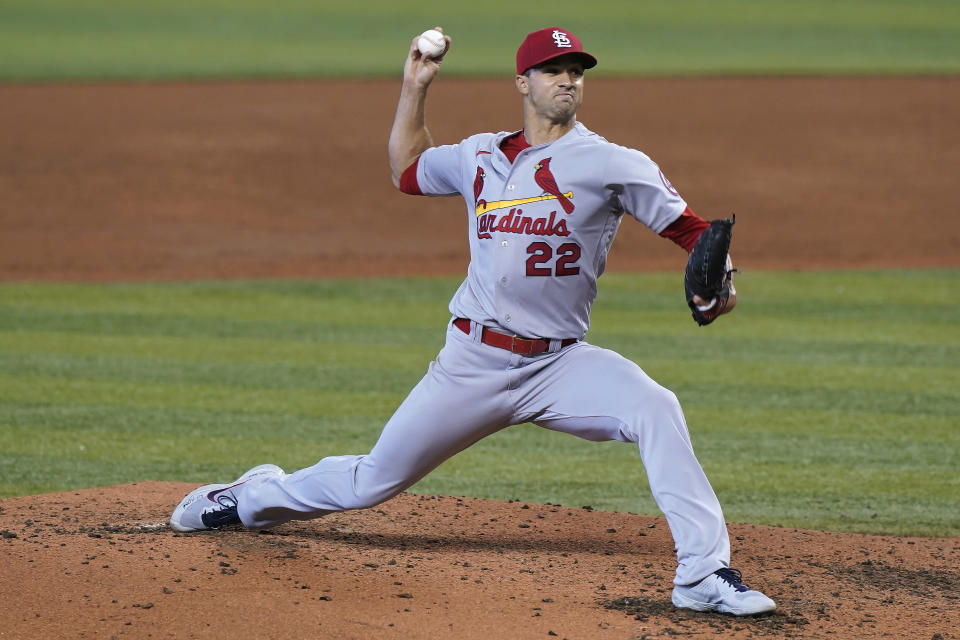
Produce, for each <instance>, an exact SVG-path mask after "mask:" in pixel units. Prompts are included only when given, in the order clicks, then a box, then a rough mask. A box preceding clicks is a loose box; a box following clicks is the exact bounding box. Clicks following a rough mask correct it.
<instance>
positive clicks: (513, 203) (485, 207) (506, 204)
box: [477, 191, 573, 218]
mask: <svg viewBox="0 0 960 640" xmlns="http://www.w3.org/2000/svg"><path fill="white" fill-rule="evenodd" d="M563 195H564V196H566V197H567V198H572V197H573V191H567V192H566V193H565V194H563ZM556 199H557V196H536V197H534V198H520V199H519V200H497V201H496V202H486V201H484V200H481V201H480V202H478V203H477V217H478V218H479V217H480V216H482V215H483V214H485V213H490V212H491V211H496V210H497V209H509V208H510V207H519V206H520V205H524V204H530V203H531V202H540V201H542V200H556Z"/></svg>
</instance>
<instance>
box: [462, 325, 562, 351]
mask: <svg viewBox="0 0 960 640" xmlns="http://www.w3.org/2000/svg"><path fill="white" fill-rule="evenodd" d="M453 325H454V326H455V327H456V328H457V329H460V331H463V332H464V333H465V334H467V335H470V321H469V320H468V319H466V318H456V319H455V320H454V321H453ZM480 342H482V343H483V344H488V345H490V346H491V347H499V348H500V349H506V350H507V351H510V352H512V353H518V354H520V355H523V356H538V355H540V354H541V353H546V352H547V351H549V350H550V340H544V339H543V338H521V337H520V336H510V335H507V334H505V333H500V332H499V331H494V330H493V329H489V328H487V327H484V328H483V333H481V334H480ZM574 342H577V339H576V338H564V339H563V340H561V341H560V348H561V349H562V348H564V347H569V346H570V345H572V344H573V343H574Z"/></svg>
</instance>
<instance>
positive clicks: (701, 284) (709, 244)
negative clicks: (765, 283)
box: [683, 216, 737, 327]
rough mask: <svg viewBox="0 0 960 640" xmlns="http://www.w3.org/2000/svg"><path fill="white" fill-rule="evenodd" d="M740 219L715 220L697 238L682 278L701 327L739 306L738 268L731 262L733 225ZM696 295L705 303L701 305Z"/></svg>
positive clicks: (694, 314) (690, 304)
mask: <svg viewBox="0 0 960 640" xmlns="http://www.w3.org/2000/svg"><path fill="white" fill-rule="evenodd" d="M736 219H737V217H736V216H733V217H732V218H727V219H725V220H713V221H711V222H710V227H709V228H707V229H704V231H703V233H701V234H700V237H699V238H698V239H697V244H696V246H694V247H693V251H692V252H691V253H690V259H689V260H687V269H686V271H685V272H684V275H683V288H684V293H685V294H686V296H687V304H688V305H689V306H690V310H691V311H692V312H693V319H694V320H696V322H697V324H698V325H700V326H701V327H702V326H704V325H707V324H710V323H711V322H713V321H714V320H716V319H717V316H719V315H721V314H724V313H728V312H730V311H732V310H733V307H734V305H736V304H737V290H736V289H735V288H734V286H733V274H734V273H735V272H736V269H734V268H733V264H732V263H731V261H730V253H729V252H730V240H731V239H732V237H733V223H734V222H735V221H736ZM694 295H696V296H698V297H699V298H701V299H702V300H706V301H707V304H706V305H699V304H697V301H696V300H694Z"/></svg>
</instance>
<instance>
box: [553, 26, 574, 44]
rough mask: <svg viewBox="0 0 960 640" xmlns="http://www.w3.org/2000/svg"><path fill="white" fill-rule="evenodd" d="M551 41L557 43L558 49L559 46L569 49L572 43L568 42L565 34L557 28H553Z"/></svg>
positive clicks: (568, 39)
mask: <svg viewBox="0 0 960 640" xmlns="http://www.w3.org/2000/svg"><path fill="white" fill-rule="evenodd" d="M553 41H554V42H555V43H556V44H557V48H558V49H559V48H567V49H569V48H570V47H572V46H573V44H572V43H571V42H570V38H568V37H567V34H565V33H564V32H563V31H560V30H559V29H554V30H553Z"/></svg>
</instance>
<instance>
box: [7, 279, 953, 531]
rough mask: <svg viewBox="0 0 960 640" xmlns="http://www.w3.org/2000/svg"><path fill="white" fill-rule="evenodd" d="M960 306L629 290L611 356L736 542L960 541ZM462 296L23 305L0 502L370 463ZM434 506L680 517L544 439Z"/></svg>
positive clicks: (948, 286) (340, 294)
mask: <svg viewBox="0 0 960 640" xmlns="http://www.w3.org/2000/svg"><path fill="white" fill-rule="evenodd" d="M958 284H960V274H958V273H956V272H954V271H918V272H914V271H911V272H849V273H838V272H819V273H750V274H744V275H743V277H742V278H741V282H740V287H741V289H742V290H743V291H744V293H745V294H746V293H748V294H749V295H744V297H743V301H742V303H741V305H742V306H741V307H739V308H738V309H737V318H736V322H733V321H727V322H724V321H721V322H718V323H717V324H716V325H714V326H713V327H711V329H710V330H703V329H699V328H698V327H696V325H694V323H693V322H692V321H691V320H690V319H689V318H688V317H687V312H686V311H685V308H684V306H683V304H682V301H678V299H677V286H678V283H677V276H676V275H675V274H645V275H633V274H608V275H606V276H604V278H603V281H602V285H601V293H600V298H599V300H598V302H597V304H596V307H595V311H594V324H593V328H592V329H591V331H590V334H589V335H588V339H589V340H591V341H592V342H594V343H596V344H600V345H602V346H607V347H610V348H613V349H616V350H618V351H620V352H621V353H623V354H624V355H626V356H627V357H629V358H631V359H633V360H635V361H636V362H638V363H639V364H640V365H641V366H642V367H643V368H644V369H645V370H646V371H647V372H648V373H649V374H651V375H652V376H653V377H654V379H656V380H658V381H659V382H660V383H661V384H664V385H665V386H667V387H668V388H670V389H672V390H674V391H675V392H676V393H677V395H678V397H679V398H680V401H681V403H682V404H683V406H684V408H685V411H686V413H687V418H688V422H689V424H690V429H691V432H692V434H693V440H694V446H695V448H696V450H697V453H698V456H699V457H700V460H701V462H702V463H703V465H704V468H705V469H706V471H707V473H708V475H709V477H710V479H711V481H712V482H713V484H714V487H715V489H716V490H717V493H718V495H719V497H720V499H721V502H722V504H723V505H724V508H725V513H726V516H727V518H728V519H729V520H733V521H748V522H756V523H767V524H777V525H784V526H794V527H806V528H825V529H833V530H845V531H862V532H877V533H881V532H882V533H893V534H923V535H952V536H955V535H960V516H958V514H960V499H958V496H960V476H958V473H957V470H958V469H960V446H958V445H960V431H958V430H957V428H956V427H957V425H958V423H960V385H958V384H957V382H958V380H960V375H958V374H960V372H958V368H960V328H958V325H957V323H956V321H955V312H956V308H955V305H953V304H951V303H950V302H947V301H944V298H943V295H942V292H943V291H950V290H953V289H955V288H956V287H957V285H958ZM456 285H457V280H456V279H451V278H420V279H406V278H397V279H372V280H360V279H357V280H354V279H346V280H323V281H303V282H298V281H257V282H200V283H181V284H138V285H130V284H122V285H121V284H83V285H66V284H5V285H0V496H13V495H21V494H33V493H40V492H48V491H60V490H65V489H70V488H79V487H89V486H97V485H105V484H114V483H124V482H131V481H137V480H146V479H177V480H183V481H195V482H198V483H200V482H209V481H216V480H228V479H230V478H232V477H235V476H236V475H238V474H239V473H240V472H242V471H243V470H245V469H246V468H248V467H250V466H253V465H255V464H258V463H261V462H265V461H270V462H275V463H278V464H280V465H281V466H283V467H284V468H286V469H287V470H294V469H296V468H300V467H303V466H308V465H311V464H313V463H314V462H315V461H316V460H317V459H319V458H321V457H324V456H327V455H337V454H343V453H364V452H366V451H367V450H369V448H370V447H371V446H372V445H373V443H374V442H375V440H376V437H377V435H378V434H379V431H380V429H381V427H382V425H383V423H384V422H385V420H386V419H387V418H388V417H389V416H390V414H391V413H392V412H393V410H394V408H395V407H396V406H397V405H398V404H399V403H400V401H401V400H402V399H403V398H404V397H405V396H406V393H407V392H408V390H409V389H410V388H411V387H412V386H413V385H414V384H415V383H416V382H417V380H419V378H420V377H421V376H422V375H423V373H424V371H425V370H426V366H427V364H428V363H429V361H430V360H431V359H432V358H433V356H434V355H435V353H436V351H437V350H438V349H439V347H440V346H441V345H442V340H443V331H442V326H443V324H444V323H445V322H446V320H447V312H446V302H447V299H448V297H449V296H450V295H451V293H452V292H453V291H454V290H455V288H456ZM384 309H391V314H389V316H384V314H383V310H384ZM414 491H416V492H420V493H439V494H445V495H471V496H481V497H490V498H499V499H520V500H524V501H531V502H541V503H542V502H553V503H560V504H565V505H570V506H583V505H591V506H593V507H595V508H602V509H614V510H620V511H632V512H646V513H656V512H657V508H656V505H655V504H654V503H653V500H652V498H651V497H650V494H649V490H648V487H647V484H646V478H645V475H644V471H643V467H642V465H641V463H640V459H639V454H638V452H637V450H636V448H635V447H634V446H632V445H627V444H623V443H603V444H592V443H587V442H583V441H580V440H578V439H576V438H574V437H572V436H568V435H565V434H558V433H554V432H549V431H545V430H542V429H538V428H536V427H533V426H530V425H522V426H518V427H513V428H510V429H507V430H505V431H503V432H501V433H499V434H497V435H495V436H493V437H491V438H489V439H487V440H484V441H482V442H480V443H479V444H477V445H475V446H474V447H472V448H470V449H468V450H467V451H466V452H464V453H462V454H460V455H458V456H456V457H454V458H453V459H451V460H450V461H448V462H447V463H445V464H444V465H442V466H441V467H440V468H439V469H438V470H436V471H435V472H434V473H432V474H430V475H428V476H427V477H426V478H424V479H423V480H422V481H421V482H420V483H419V484H417V485H416V486H415V488H414Z"/></svg>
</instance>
